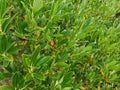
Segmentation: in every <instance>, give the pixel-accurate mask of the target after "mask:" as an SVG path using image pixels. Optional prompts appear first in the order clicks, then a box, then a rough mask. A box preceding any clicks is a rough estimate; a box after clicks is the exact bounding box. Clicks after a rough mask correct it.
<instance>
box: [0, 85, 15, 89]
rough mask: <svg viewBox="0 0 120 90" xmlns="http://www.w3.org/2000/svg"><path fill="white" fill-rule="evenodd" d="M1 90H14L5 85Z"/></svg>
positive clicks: (0, 87)
mask: <svg viewBox="0 0 120 90" xmlns="http://www.w3.org/2000/svg"><path fill="white" fill-rule="evenodd" d="M0 90H13V88H12V87H11V86H8V85H3V86H0Z"/></svg>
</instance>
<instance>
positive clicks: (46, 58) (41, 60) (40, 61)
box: [37, 56, 50, 66]
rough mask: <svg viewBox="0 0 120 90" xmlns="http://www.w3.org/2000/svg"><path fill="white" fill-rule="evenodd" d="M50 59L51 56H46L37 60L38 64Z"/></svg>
mask: <svg viewBox="0 0 120 90" xmlns="http://www.w3.org/2000/svg"><path fill="white" fill-rule="evenodd" d="M49 60H50V56H45V57H43V58H42V59H40V60H39V61H38V62H37V66H40V65H43V64H45V63H46V62H48V61H49Z"/></svg>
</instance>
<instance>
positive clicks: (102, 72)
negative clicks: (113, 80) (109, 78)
mask: <svg viewBox="0 0 120 90" xmlns="http://www.w3.org/2000/svg"><path fill="white" fill-rule="evenodd" d="M100 72H101V75H102V76H103V77H104V76H105V73H104V71H103V70H102V69H101V70H100Z"/></svg>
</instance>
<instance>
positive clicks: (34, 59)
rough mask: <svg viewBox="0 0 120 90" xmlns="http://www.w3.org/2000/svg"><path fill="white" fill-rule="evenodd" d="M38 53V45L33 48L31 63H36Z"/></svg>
mask: <svg viewBox="0 0 120 90" xmlns="http://www.w3.org/2000/svg"><path fill="white" fill-rule="evenodd" d="M39 53H40V47H38V48H36V49H35V50H34V52H33V53H32V58H31V60H32V63H36V60H37V57H38V55H39Z"/></svg>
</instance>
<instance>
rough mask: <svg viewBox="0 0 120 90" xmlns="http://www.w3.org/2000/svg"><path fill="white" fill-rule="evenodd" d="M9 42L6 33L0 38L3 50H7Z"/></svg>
mask: <svg viewBox="0 0 120 90" xmlns="http://www.w3.org/2000/svg"><path fill="white" fill-rule="evenodd" d="M7 44H8V40H7V37H6V36H5V35H4V36H2V38H1V40H0V48H1V50H2V51H3V52H4V51H5V50H6V48H7Z"/></svg>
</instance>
